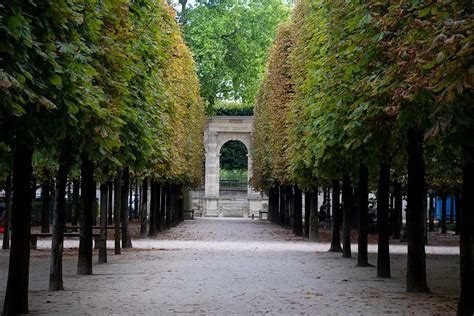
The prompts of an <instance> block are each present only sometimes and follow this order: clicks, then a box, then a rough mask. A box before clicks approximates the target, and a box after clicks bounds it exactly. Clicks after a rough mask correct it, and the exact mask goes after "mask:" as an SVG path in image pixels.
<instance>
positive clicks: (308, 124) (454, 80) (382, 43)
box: [253, 0, 474, 188]
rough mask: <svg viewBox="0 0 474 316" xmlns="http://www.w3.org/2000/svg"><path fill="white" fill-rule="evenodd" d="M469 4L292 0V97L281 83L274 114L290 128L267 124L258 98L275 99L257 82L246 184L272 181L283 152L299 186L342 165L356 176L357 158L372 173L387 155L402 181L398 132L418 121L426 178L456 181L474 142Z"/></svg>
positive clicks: (332, 174) (402, 139)
mask: <svg viewBox="0 0 474 316" xmlns="http://www.w3.org/2000/svg"><path fill="white" fill-rule="evenodd" d="M471 9H472V8H471V4H469V3H468V2H461V1H427V2H422V1H398V2H386V1H376V0H374V1H365V2H359V1H324V0H318V1H308V0H300V1H298V2H297V3H296V6H295V8H294V12H293V18H292V20H293V23H294V34H295V35H294V37H293V39H294V45H293V48H292V52H291V54H290V61H291V63H290V68H291V76H292V78H291V80H292V82H293V83H294V96H293V91H288V97H293V100H292V101H291V102H290V108H291V110H290V113H289V118H284V119H282V120H287V122H288V123H289V124H290V127H289V128H288V129H285V128H277V129H273V128H272V123H271V122H272V120H273V119H272V114H274V113H275V112H277V111H275V110H270V109H269V108H270V107H269V106H266V107H265V104H266V103H269V104H274V103H275V102H274V101H273V99H274V98H275V93H274V89H275V88H274V86H273V85H272V81H270V82H265V81H264V82H263V84H262V86H261V88H260V92H259V94H258V95H257V100H258V102H257V106H256V109H255V112H256V120H255V133H254V143H255V149H254V153H253V157H254V159H255V162H256V163H255V166H254V170H253V171H254V172H253V174H254V178H255V180H254V181H253V183H254V185H256V186H260V187H262V186H263V185H264V184H265V183H269V182H270V183H271V181H272V180H271V179H274V177H276V176H277V173H276V172H275V169H274V166H273V164H274V162H275V161H278V160H280V161H284V160H285V159H287V157H289V158H290V168H291V174H290V175H289V176H290V178H294V179H295V181H296V182H297V183H298V184H300V185H301V186H308V185H311V181H314V180H315V179H316V178H318V180H320V181H324V180H330V179H337V178H341V175H342V173H343V172H345V173H351V174H352V175H353V177H356V175H357V166H358V165H359V162H363V163H364V164H366V165H367V166H369V167H370V169H371V173H372V174H373V173H374V171H377V165H378V164H379V163H380V161H385V162H388V163H392V166H393V168H394V169H393V174H394V175H395V176H396V177H397V179H399V180H401V179H403V176H404V173H405V167H404V163H403V160H404V159H405V158H406V155H405V152H404V150H403V148H405V145H406V131H407V129H409V128H417V129H419V130H422V131H426V144H427V147H426V154H428V158H427V159H428V172H430V173H431V174H430V183H431V184H432V186H434V187H440V186H442V187H444V188H448V187H449V188H451V187H453V186H454V187H455V186H457V185H458V184H459V183H456V182H457V179H458V178H459V172H460V169H459V168H460V166H461V165H462V162H463V158H465V157H468V158H471V157H470V156H469V155H468V154H469V151H472V148H474V142H473V141H472V139H473V138H472V135H473V133H472V131H473V130H472V126H473V122H474V121H473V118H474V115H473V108H472V106H471V105H472V99H473V96H472V90H473V84H472V83H473V77H474V73H473V71H472V67H473V66H472V65H473V58H474V57H473V56H474V54H472V53H473V47H472V43H473V36H474V35H473V33H472V31H469V30H472V27H473V24H474V22H473V17H472V10H471ZM282 59H284V58H279V59H276V60H272V59H271V58H270V59H269V66H268V69H271V68H272V67H275V68H276V69H282V66H281V60H282ZM277 65H279V66H277ZM270 100H272V101H270ZM278 113H280V112H278ZM282 113H284V111H283V112H282ZM282 116H283V117H285V114H283V115H282ZM267 121H268V122H269V123H266V122H267ZM280 126H281V125H280ZM288 131H289V135H288ZM285 137H288V140H289V144H288V146H289V148H288V149H287V152H284V151H280V152H278V151H272V150H268V144H272V139H285ZM270 148H271V146H270ZM446 168H447V169H449V170H450V171H449V172H446V171H443V170H445V169H446ZM282 170H285V168H282ZM269 179H270V180H269Z"/></svg>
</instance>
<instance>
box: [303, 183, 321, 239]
mask: <svg viewBox="0 0 474 316" xmlns="http://www.w3.org/2000/svg"><path fill="white" fill-rule="evenodd" d="M307 194H308V196H309V199H308V200H307V202H308V204H309V205H308V207H307V208H306V210H307V212H308V213H309V234H308V238H309V241H319V218H318V188H317V187H316V188H315V190H314V191H312V192H308V193H307Z"/></svg>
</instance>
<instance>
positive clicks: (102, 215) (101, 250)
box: [99, 182, 109, 263]
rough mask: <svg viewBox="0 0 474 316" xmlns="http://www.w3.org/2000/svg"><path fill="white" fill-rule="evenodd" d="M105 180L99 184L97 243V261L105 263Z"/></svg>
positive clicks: (106, 188)
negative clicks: (98, 231) (98, 233)
mask: <svg viewBox="0 0 474 316" xmlns="http://www.w3.org/2000/svg"><path fill="white" fill-rule="evenodd" d="M108 191H109V185H108V183H107V182H102V183H101V184H100V243H99V263H107V210H108V206H107V203H108V200H109V199H108V193H109V192H108Z"/></svg>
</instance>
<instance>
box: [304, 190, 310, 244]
mask: <svg viewBox="0 0 474 316" xmlns="http://www.w3.org/2000/svg"><path fill="white" fill-rule="evenodd" d="M310 196H311V194H310V192H308V191H306V192H305V193H304V238H306V239H308V238H309V226H310V224H309V221H310V218H311V210H310V209H311V205H310V204H311V201H310V199H311V197H310Z"/></svg>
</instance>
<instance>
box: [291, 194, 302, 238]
mask: <svg viewBox="0 0 474 316" xmlns="http://www.w3.org/2000/svg"><path fill="white" fill-rule="evenodd" d="M302 199H303V195H302V192H301V190H300V188H299V187H298V186H294V196H293V234H295V235H296V236H303V205H302V203H303V201H302Z"/></svg>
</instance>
